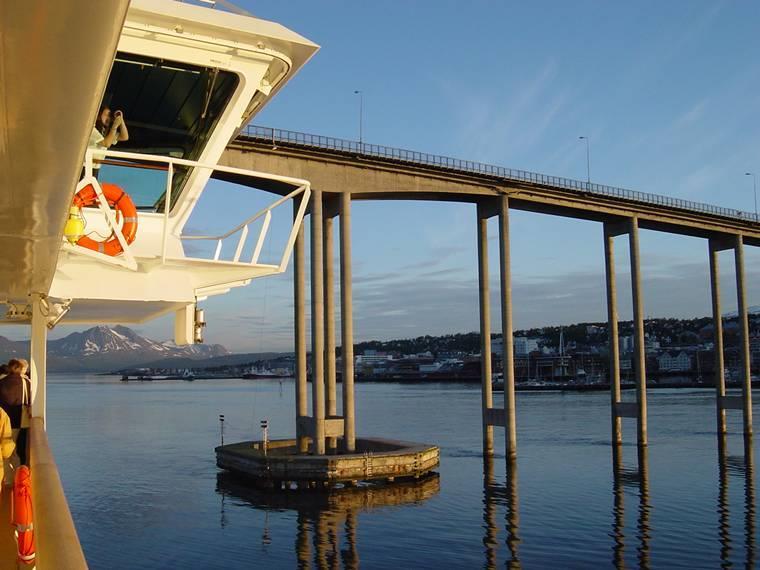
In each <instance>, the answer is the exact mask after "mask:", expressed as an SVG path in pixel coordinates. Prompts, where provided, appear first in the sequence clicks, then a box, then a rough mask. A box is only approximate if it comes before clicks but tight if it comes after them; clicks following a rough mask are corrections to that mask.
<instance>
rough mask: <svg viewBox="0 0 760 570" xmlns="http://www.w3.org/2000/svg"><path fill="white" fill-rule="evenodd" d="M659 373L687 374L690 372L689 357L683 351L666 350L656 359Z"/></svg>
mask: <svg viewBox="0 0 760 570" xmlns="http://www.w3.org/2000/svg"><path fill="white" fill-rule="evenodd" d="M657 363H658V365H659V367H660V372H688V371H689V370H691V356H689V354H687V353H686V351H684V350H680V351H675V350H672V351H671V350H668V351H666V352H664V353H662V355H660V357H659V358H658V359H657Z"/></svg>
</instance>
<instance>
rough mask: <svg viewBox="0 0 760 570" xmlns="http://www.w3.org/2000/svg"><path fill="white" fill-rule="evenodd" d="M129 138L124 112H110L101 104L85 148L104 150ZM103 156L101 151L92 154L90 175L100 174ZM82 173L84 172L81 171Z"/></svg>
mask: <svg viewBox="0 0 760 570" xmlns="http://www.w3.org/2000/svg"><path fill="white" fill-rule="evenodd" d="M128 140H129V131H128V130H127V123H126V122H124V114H123V113H122V112H121V111H116V112H115V113H111V109H110V108H109V107H108V106H107V105H103V106H102V107H101V108H100V112H98V118H97V119H96V120H95V126H93V127H92V132H91V133H90V140H89V142H88V143H87V149H88V150H89V149H93V150H96V151H104V150H108V149H109V148H111V147H112V146H113V145H115V144H116V143H117V142H120V141H121V142H124V141H128ZM104 158H105V156H104V155H103V154H102V152H96V153H94V154H93V159H92V175H93V176H94V177H95V178H97V177H98V175H99V174H100V163H101V161H102V160H103V159H104ZM82 175H84V172H83V173H82Z"/></svg>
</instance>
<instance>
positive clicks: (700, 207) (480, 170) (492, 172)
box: [241, 125, 760, 222]
mask: <svg viewBox="0 0 760 570" xmlns="http://www.w3.org/2000/svg"><path fill="white" fill-rule="evenodd" d="M241 136H244V137H248V138H251V139H256V140H258V141H266V142H270V143H271V144H272V145H273V146H276V145H277V144H289V145H297V146H303V147H310V148H318V149H320V148H321V149H327V150H334V151H339V152H345V153H347V154H353V155H357V156H366V157H371V158H382V159H388V160H393V161H397V162H402V163H409V164H415V165H425V166H432V167H435V168H444V169H447V170H451V171H455V172H463V173H469V174H479V175H485V176H492V177H494V178H498V179H503V180H508V181H519V182H532V183H535V184H543V185H545V186H554V187H556V188H562V189H563V190H576V191H578V192H587V193H589V194H598V195H602V196H610V197H613V198H622V199H624V200H630V201H632V202H640V203H644V204H654V205H657V206H667V207H671V208H678V209H681V210H686V211H691V212H699V213H703V214H711V215H716V216H722V217H725V218H732V219H738V220H742V221H747V222H758V221H760V219H758V216H757V214H754V213H750V212H743V211H741V210H734V209H731V208H723V207H720V206H714V205H712V204H705V203H702V202H694V201H692V200H682V199H680V198H673V197H672V196H663V195H660V194H648V193H646V192H638V191H636V190H629V189H627V188H619V187H616V186H607V185H606V184H596V183H593V182H592V183H590V184H589V183H588V182H586V181H582V180H575V179H572V178H564V177H561V176H550V175H547V174H540V173H538V172H530V171H527V170H517V169H514V168H506V167H504V166H494V165H492V164H484V163H482V162H475V161H472V160H462V159H459V158H451V157H448V156H440V155H435V154H427V153H424V152H417V151H414V150H406V149H401V148H394V147H389V146H383V145H376V144H369V143H364V142H359V141H354V140H348V139H339V138H335V137H326V136H322V135H312V134H308V133H299V132H296V131H288V130H284V129H273V128H270V127H262V126H258V125H248V126H247V127H246V128H245V130H244V131H243V132H242V133H241Z"/></svg>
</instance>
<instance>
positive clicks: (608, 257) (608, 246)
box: [604, 217, 647, 446]
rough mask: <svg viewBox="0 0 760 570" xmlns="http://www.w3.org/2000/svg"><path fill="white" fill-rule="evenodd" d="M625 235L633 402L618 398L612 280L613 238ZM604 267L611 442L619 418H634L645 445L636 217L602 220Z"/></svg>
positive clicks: (617, 435)
mask: <svg viewBox="0 0 760 570" xmlns="http://www.w3.org/2000/svg"><path fill="white" fill-rule="evenodd" d="M619 235H627V236H628V243H629V247H630V258H631V291H632V294H633V335H634V360H633V365H634V368H635V370H636V404H635V406H634V404H630V403H625V402H622V401H621V395H620V348H619V345H618V311H617V284H616V280H615V244H614V238H615V236H619ZM604 258H605V259H604V267H605V277H606V282H607V287H606V288H607V320H608V337H609V342H610V346H609V349H610V401H611V402H610V403H611V417H612V444H613V445H615V446H616V445H619V444H621V443H622V440H623V438H622V425H621V418H623V417H632V418H636V425H637V441H638V444H639V445H647V391H646V390H647V374H646V346H645V345H644V301H643V296H642V292H641V261H640V257H639V223H638V219H637V218H636V217H633V218H630V219H629V220H621V221H618V222H605V223H604Z"/></svg>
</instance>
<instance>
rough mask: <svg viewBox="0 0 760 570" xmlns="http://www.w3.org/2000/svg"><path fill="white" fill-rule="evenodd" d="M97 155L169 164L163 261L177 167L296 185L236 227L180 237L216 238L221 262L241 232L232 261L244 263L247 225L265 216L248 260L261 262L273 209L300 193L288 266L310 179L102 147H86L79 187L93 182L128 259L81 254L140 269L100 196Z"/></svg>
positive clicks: (284, 262)
mask: <svg viewBox="0 0 760 570" xmlns="http://www.w3.org/2000/svg"><path fill="white" fill-rule="evenodd" d="M95 154H97V155H98V159H99V160H102V158H105V157H114V158H120V159H126V160H137V161H140V162H141V163H145V162H149V163H161V164H166V165H167V166H166V173H167V178H166V189H165V195H164V196H165V202H164V203H165V207H164V212H163V232H162V242H161V261H162V263H166V256H167V244H168V237H169V222H170V216H171V208H172V205H174V204H175V203H176V200H174V201H173V200H172V181H173V178H174V172H175V166H186V167H190V168H201V169H206V170H211V171H218V172H224V173H228V174H235V175H238V176H246V177H250V178H259V179H263V180H271V181H275V182H281V183H284V184H287V185H289V186H293V187H294V188H295V189H294V190H292V191H291V192H290V193H288V194H286V195H285V196H282V197H280V198H279V199H277V200H275V201H274V202H273V203H272V204H270V205H269V206H267V207H265V208H263V209H262V210H260V211H259V212H256V213H255V214H254V215H253V216H250V217H249V218H247V219H246V220H244V221H243V222H241V223H240V224H238V225H237V226H236V227H235V228H233V229H231V230H229V231H227V232H226V233H223V234H221V235H218V236H206V235H179V236H177V237H178V238H179V239H181V240H211V241H213V240H215V241H217V242H218V243H217V247H216V251H215V253H214V257H213V261H219V255H220V253H221V249H222V241H223V240H224V239H226V238H228V237H230V236H231V235H233V234H235V233H237V232H240V238H239V240H238V244H237V248H236V250H235V256H234V258H233V260H232V262H233V263H241V262H240V255H241V254H242V251H243V249H244V247H245V243H246V239H247V237H248V230H249V228H248V226H249V225H250V224H251V223H253V222H255V221H256V220H258V219H259V218H260V217H261V216H264V215H266V217H265V219H264V223H263V224H262V228H261V231H260V234H259V237H258V239H257V241H256V246H255V248H254V252H253V255H252V256H251V260H250V262H248V264H251V265H253V264H258V258H259V254H260V253H261V248H262V246H263V243H264V240H265V238H266V235H267V232H268V231H269V224H270V221H271V217H272V215H271V211H272V210H273V209H274V208H276V207H278V206H280V205H281V204H283V203H284V202H286V201H288V200H294V199H295V198H296V196H298V195H299V194H301V195H302V197H301V202H300V205H299V207H298V211H297V216H296V218H295V219H294V220H293V226H292V228H291V231H290V234H289V237H288V241H287V243H286V245H285V249H284V252H283V255H282V257H281V258H280V261H279V263H278V264H277V265H276V267H277V268H278V270H279V271H284V270H285V268H286V267H287V263H288V259H289V257H290V252H291V251H292V249H293V243H294V242H295V239H296V234H297V233H298V228H299V227H300V224H301V222H302V221H303V217H304V215H305V213H306V206H307V203H308V200H309V197H310V195H311V185H310V183H309V181H307V180H303V179H300V178H293V177H291V176H280V175H278V174H270V173H268V172H258V171H254V170H246V169H243V168H234V167H229V166H220V165H218V164H211V163H204V162H199V161H196V160H187V159H182V158H174V157H170V156H161V155H154V154H140V153H134V152H121V151H115V150H105V151H104V150H100V149H98V150H93V149H89V150H87V152H86V153H85V176H84V178H82V180H81V181H80V182H79V184H78V185H77V189H80V188H81V187H83V186H85V185H87V184H92V185H93V187H94V188H95V191H96V194H97V195H98V199H99V200H98V202H99V207H100V208H101V210H103V213H104V215H105V217H106V220H107V222H108V223H109V226H110V227H111V230H112V231H113V232H114V233H115V235H116V237H117V239H119V243H120V244H121V246H122V250H123V251H124V257H125V260H124V261H122V260H120V259H117V258H109V257H106V256H102V254H99V253H97V252H88V251H81V252H79V253H82V254H84V255H89V256H93V255H96V256H98V257H100V258H102V259H104V260H105V261H109V262H111V263H117V264H119V265H124V266H125V267H127V268H129V269H132V270H133V271H134V270H136V269H137V263H136V262H135V260H134V257H133V255H132V253H131V249H130V246H129V244H127V243H126V242H125V241H124V239H123V236H122V235H121V232H119V231H118V230H117V227H116V226H117V224H116V220H115V218H113V214H112V213H111V212H110V210H109V208H108V207H107V204H106V202H105V199H104V198H103V197H102V196H101V192H100V188H99V183H98V182H97V180H96V179H95V178H94V176H93V170H92V167H93V160H94V155H95ZM122 166H125V167H127V168H129V167H131V166H132V165H131V164H129V163H122ZM136 166H137V167H141V168H145V165H144V164H140V165H136ZM149 168H150V167H149ZM64 247H67V245H66V244H64ZM68 247H69V249H72V250H74V251H77V250H76V249H73V248H72V247H70V246H68Z"/></svg>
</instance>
